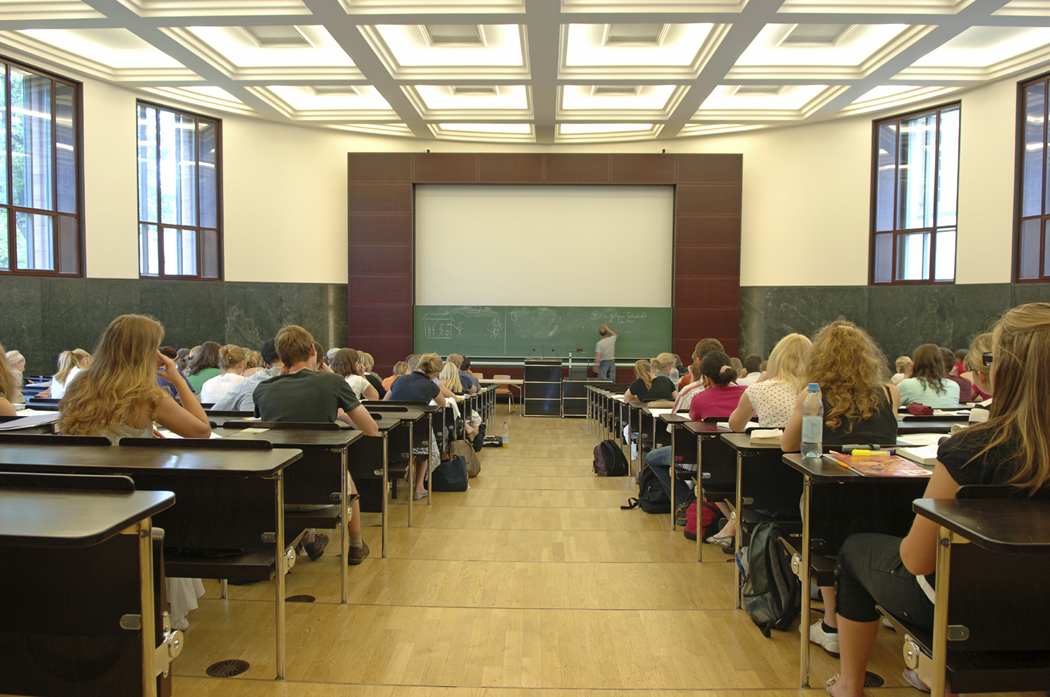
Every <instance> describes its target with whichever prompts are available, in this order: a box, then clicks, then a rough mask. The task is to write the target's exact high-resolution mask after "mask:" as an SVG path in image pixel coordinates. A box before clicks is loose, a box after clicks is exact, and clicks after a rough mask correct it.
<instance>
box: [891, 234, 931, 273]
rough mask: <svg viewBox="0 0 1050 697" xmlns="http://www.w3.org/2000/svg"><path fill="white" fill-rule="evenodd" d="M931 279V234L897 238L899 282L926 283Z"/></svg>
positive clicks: (905, 235)
mask: <svg viewBox="0 0 1050 697" xmlns="http://www.w3.org/2000/svg"><path fill="white" fill-rule="evenodd" d="M929 277H930V233H928V232H915V233H909V234H904V235H898V236H897V280H898V281H925V280H928V279H929Z"/></svg>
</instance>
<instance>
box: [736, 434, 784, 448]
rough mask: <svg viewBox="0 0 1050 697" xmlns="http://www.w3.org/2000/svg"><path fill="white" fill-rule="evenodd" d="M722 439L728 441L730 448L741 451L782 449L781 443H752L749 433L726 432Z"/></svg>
mask: <svg viewBox="0 0 1050 697" xmlns="http://www.w3.org/2000/svg"><path fill="white" fill-rule="evenodd" d="M722 440H724V441H725V442H726V443H728V444H729V447H730V448H732V449H733V450H739V451H740V452H749V451H759V450H762V451H766V450H780V443H752V442H751V434H749V433H724V434H722Z"/></svg>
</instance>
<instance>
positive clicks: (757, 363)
mask: <svg viewBox="0 0 1050 697" xmlns="http://www.w3.org/2000/svg"><path fill="white" fill-rule="evenodd" d="M744 370H745V371H746V372H745V373H744V374H743V375H741V376H740V377H739V378H737V380H736V384H738V385H744V386H747V387H750V386H751V385H754V384H755V383H756V382H758V380H759V378H760V377H761V376H762V356H760V355H758V354H757V353H752V354H751V355H749V356H748V357H747V358H745V359H744Z"/></svg>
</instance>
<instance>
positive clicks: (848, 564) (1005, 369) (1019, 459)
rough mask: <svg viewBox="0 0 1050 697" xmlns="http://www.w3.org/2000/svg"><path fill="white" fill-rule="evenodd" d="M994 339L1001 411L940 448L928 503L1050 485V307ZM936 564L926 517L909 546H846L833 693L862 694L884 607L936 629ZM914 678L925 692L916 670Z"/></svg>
mask: <svg viewBox="0 0 1050 697" xmlns="http://www.w3.org/2000/svg"><path fill="white" fill-rule="evenodd" d="M992 334H993V339H992V349H991V353H992V365H991V378H992V383H993V384H994V386H995V395H996V397H995V401H994V402H992V407H991V415H990V417H989V419H988V421H986V422H984V423H982V424H976V425H974V426H971V427H970V428H967V429H964V430H962V431H960V432H959V433H956V434H955V435H953V436H952V437H951V438H950V439H949V440H947V441H945V442H944V443H942V444H941V445H940V447H939V448H938V450H937V464H936V465H935V467H934V471H933V476H932V477H930V482H929V484H928V485H927V486H926V493H925V494H924V497H925V498H931V499H952V498H955V492H956V490H957V489H958V488H959V486H960V485H964V484H998V485H1003V484H1005V485H1011V486H1014V487H1017V489H1019V490H1020V491H1021V492H1023V493H1025V494H1028V495H1031V494H1033V493H1035V492H1036V491H1038V490H1040V489H1044V488H1045V487H1047V486H1050V410H1047V405H1046V399H1047V395H1048V394H1050V304H1048V303H1030V304H1027V305H1021V306H1020V307H1016V308H1014V309H1012V310H1008V311H1007V312H1006V314H1004V315H1003V317H1002V319H1001V320H999V323H998V324H997V325H996V327H995V330H994V331H993V333H992ZM973 354H974V351H972V350H971V351H970V352H969V354H968V355H973ZM975 358H976V356H975ZM971 365H972V361H971ZM936 559H937V524H936V523H934V522H933V521H932V520H930V519H928V518H924V517H922V516H916V517H915V522H914V523H912V527H911V531H910V532H909V533H908V536H907V537H905V538H904V539H903V540H902V539H901V538H899V537H892V536H890V535H878V534H872V533H867V534H857V535H852V536H850V537H849V538H847V539H846V541H845V542H844V543H843V544H842V548H841V549H840V550H839V558H838V565H837V567H836V570H835V578H836V584H837V586H838V615H839V616H838V621H839V643H840V646H841V666H840V667H841V671H842V672H841V673H840V674H839V675H836V676H834V677H832V678H831V679H830V680H828V684H827V690H828V692H829V693H831V694H832V695H835V696H836V697H859V695H861V694H862V692H863V687H864V672H865V668H866V666H867V663H868V656H869V655H870V654H871V649H872V647H873V646H874V644H875V638H876V636H877V633H878V629H879V614H878V612H877V611H876V609H875V605H876V604H878V605H880V606H881V607H883V608H884V609H885V610H886V611H888V612H889V613H891V614H893V615H896V616H898V617H901V618H905V619H906V621H908V622H910V623H911V624H914V625H917V626H918V627H920V628H923V629H925V630H926V631H932V628H933V597H934V594H933V589H934V588H935V584H936V581H935V579H934V577H933V572H934V570H935V567H936ZM1002 621H1003V622H1009V617H1004V618H1003V620H1002ZM905 678H906V679H907V680H908V682H909V683H911V684H912V685H915V686H916V687H920V689H921V685H922V684H921V681H919V680H918V676H916V675H915V674H914V673H912V672H911V671H905ZM927 690H928V688H927ZM938 697H939V696H938Z"/></svg>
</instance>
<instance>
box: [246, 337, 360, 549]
mask: <svg viewBox="0 0 1050 697" xmlns="http://www.w3.org/2000/svg"><path fill="white" fill-rule="evenodd" d="M274 347H275V348H276V349H277V355H278V356H279V357H280V359H281V362H282V363H283V364H284V368H283V372H282V374H281V375H278V376H277V377H275V378H271V379H269V380H267V381H265V382H263V383H261V384H260V385H259V386H258V387H256V388H255V395H254V400H255V413H256V415H258V416H259V417H260V418H261V419H262V420H263V421H298V422H306V423H334V422H335V421H336V420H337V419H338V420H339V421H343V422H346V423H348V424H353V425H354V426H356V427H357V428H359V429H360V430H361V431H362V432H363V433H364V434H365V435H366V436H377V435H379V428H378V427H377V426H376V422H375V421H374V420H373V419H372V415H371V414H369V413H368V410H367V409H365V408H364V407H363V406H361V402H360V401H358V399H357V396H356V395H355V394H354V391H353V390H352V389H350V385H347V384H346V380H344V379H343V376H341V375H336V374H335V373H332V372H327V373H322V372H318V371H317V370H316V367H317V357H318V355H317V345H316V344H315V343H314V338H313V337H312V336H311V335H310V332H308V331H306V330H305V329H303V328H302V327H299V326H296V325H294V324H292V325H289V326H287V327H284V328H283V329H281V331H279V332H277V337H276V338H275V339H274ZM350 491H351V492H352V493H357V490H356V488H355V487H354V483H353V480H351V482H350ZM350 509H351V515H350V520H349V521H348V522H347V524H346V531H347V533H349V535H350V553H349V555H348V557H347V560H346V561H347V563H348V564H353V565H357V564H360V563H361V562H362V561H364V559H365V557H367V556H368V545H366V544H365V542H364V540H362V539H361V506H360V504H359V503H358V502H357V500H354V502H353V503H352V504H350ZM326 544H328V536H327V535H320V534H316V535H315V534H314V532H313V531H312V530H311V531H309V532H307V533H306V535H305V536H304V537H303V547H305V548H306V552H307V554H309V555H310V559H311V561H313V560H316V559H318V558H319V557H320V556H321V555H322V554H323V553H324V547H325V545H326Z"/></svg>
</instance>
